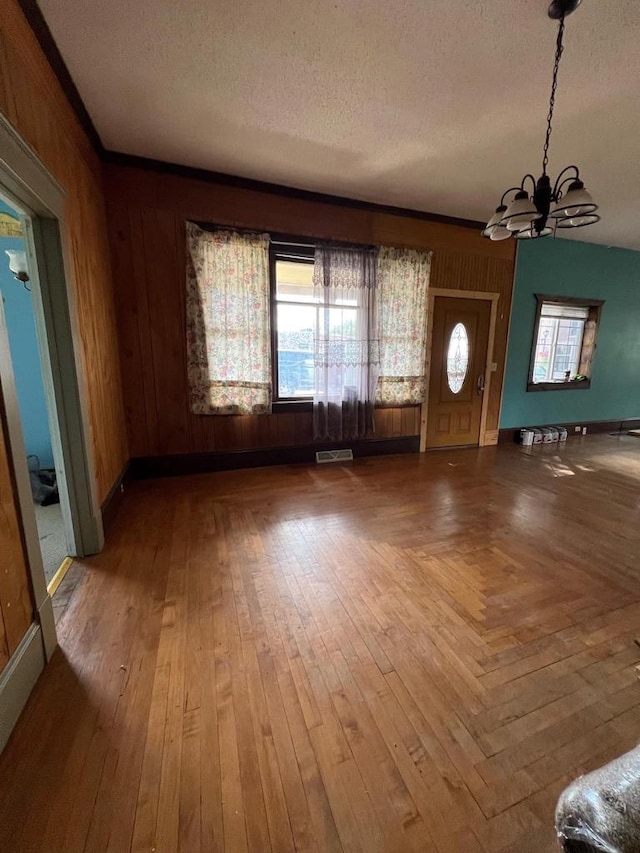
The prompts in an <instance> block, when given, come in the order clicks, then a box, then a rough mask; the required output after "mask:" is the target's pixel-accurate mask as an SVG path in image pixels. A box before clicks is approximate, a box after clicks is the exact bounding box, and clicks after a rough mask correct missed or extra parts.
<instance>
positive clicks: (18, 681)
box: [0, 623, 46, 752]
mask: <svg viewBox="0 0 640 853" xmlns="http://www.w3.org/2000/svg"><path fill="white" fill-rule="evenodd" d="M45 662H46V661H45V654H44V645H43V641H42V631H41V630H40V626H39V625H36V624H35V623H34V624H32V625H31V626H30V627H29V629H28V631H27V633H26V634H25V636H24V637H23V638H22V640H21V641H20V645H19V646H18V648H17V649H16V650H15V652H14V653H13V655H12V656H11V658H10V659H9V663H8V664H7V665H6V667H5V668H4V670H3V672H2V674H1V675H0V752H2V750H3V749H4V748H5V746H6V744H7V741H8V740H9V736H10V735H11V732H12V731H13V729H14V726H15V724H16V723H17V722H18V717H19V716H20V714H21V713H22V710H23V708H24V706H25V705H26V704H27V699H28V698H29V696H30V695H31V691H32V690H33V688H34V687H35V683H36V681H37V680H38V677H39V676H40V673H41V672H42V670H43V669H44V666H45Z"/></svg>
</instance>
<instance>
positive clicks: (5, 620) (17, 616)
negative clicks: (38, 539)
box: [0, 388, 33, 672]
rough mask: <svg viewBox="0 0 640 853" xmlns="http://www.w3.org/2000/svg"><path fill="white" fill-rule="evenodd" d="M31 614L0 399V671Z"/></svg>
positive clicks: (15, 646)
mask: <svg viewBox="0 0 640 853" xmlns="http://www.w3.org/2000/svg"><path fill="white" fill-rule="evenodd" d="M0 391H1V388H0ZM32 613H33V607H32V604H31V593H30V588H29V582H28V580H27V562H26V558H25V553H24V548H23V544H22V536H21V532H20V522H19V519H18V510H17V503H16V499H15V497H14V489H13V477H12V471H11V467H10V460H9V454H8V448H7V445H6V438H5V420H4V406H3V405H2V401H1V400H0V672H1V671H2V670H3V669H4V667H5V664H6V663H7V661H8V659H9V657H10V656H11V655H12V654H13V653H14V652H15V650H16V648H17V647H18V644H19V642H20V640H21V639H22V638H23V637H24V634H25V632H26V630H27V628H28V627H29V625H30V624H31V617H32Z"/></svg>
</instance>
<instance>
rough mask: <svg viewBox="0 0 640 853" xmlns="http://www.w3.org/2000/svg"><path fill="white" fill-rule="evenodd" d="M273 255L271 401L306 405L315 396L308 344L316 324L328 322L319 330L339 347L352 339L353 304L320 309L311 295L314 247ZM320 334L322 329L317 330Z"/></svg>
mask: <svg viewBox="0 0 640 853" xmlns="http://www.w3.org/2000/svg"><path fill="white" fill-rule="evenodd" d="M305 250H308V247H305V246H300V247H292V248H290V249H282V248H279V247H277V246H276V248H275V251H274V252H273V259H272V270H273V280H274V282H275V288H274V316H273V326H274V334H273V339H274V347H273V348H274V358H273V363H274V387H275V399H276V400H281V401H287V400H310V399H311V398H312V397H313V395H314V393H315V388H314V384H315V353H314V339H317V338H319V337H322V335H319V333H318V332H319V323H328V328H327V329H326V330H324V331H326V332H327V333H331V335H332V337H334V338H335V336H338V337H339V338H340V340H341V341H342V343H343V346H344V345H347V344H348V342H349V341H350V340H353V341H355V339H356V331H357V330H356V318H357V308H358V306H357V304H356V302H355V300H348V299H340V300H338V301H337V302H336V303H335V304H332V305H325V304H323V303H322V301H321V299H320V298H318V297H317V296H315V295H314V285H313V269H314V252H315V248H314V247H311V248H310V250H309V255H308V257H307V256H306V254H302V253H303V252H305ZM320 331H323V330H320Z"/></svg>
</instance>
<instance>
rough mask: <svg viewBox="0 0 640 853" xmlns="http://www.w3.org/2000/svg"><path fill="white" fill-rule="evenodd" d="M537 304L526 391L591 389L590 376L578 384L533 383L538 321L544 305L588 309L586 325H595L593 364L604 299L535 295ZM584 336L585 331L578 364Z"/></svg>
mask: <svg viewBox="0 0 640 853" xmlns="http://www.w3.org/2000/svg"><path fill="white" fill-rule="evenodd" d="M534 296H535V298H536V300H537V303H536V316H535V322H534V324H533V338H532V341H531V355H530V358H529V375H528V377H527V391H586V390H588V389H589V388H590V387H591V374H589V376H587V378H586V379H583V380H581V381H579V382H576V381H575V379H574V380H569V381H568V382H567V381H561V382H534V381H533V374H534V370H535V362H536V349H537V343H538V333H539V330H540V320H541V317H542V306H543V305H544V304H545V303H549V302H550V303H553V304H555V305H570V306H577V307H580V308H588V309H589V314H588V316H587V319H586V320H585V326H586V323H589V322H593V323H595V329H594V335H593V342H592V344H591V345H590V347H591V349H592V356H591V363H593V356H594V355H595V351H596V347H597V337H598V330H599V327H600V317H601V314H602V306H603V305H604V299H583V298H580V297H575V296H552V295H549V294H546V293H535V294H534ZM584 336H585V329H583V332H582V341H581V343H580V362H582V360H583V354H584V348H585V344H584Z"/></svg>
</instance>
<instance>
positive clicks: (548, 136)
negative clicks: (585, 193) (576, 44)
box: [542, 15, 564, 175]
mask: <svg viewBox="0 0 640 853" xmlns="http://www.w3.org/2000/svg"><path fill="white" fill-rule="evenodd" d="M563 36H564V15H563V16H562V18H560V25H559V27H558V38H557V39H556V60H555V63H554V65H553V82H552V83H551V97H550V98H549V114H548V115H547V134H546V136H545V140H544V155H543V157H542V174H543V175H546V174H547V165H548V163H549V141H550V139H551V130H552V127H551V123H552V121H553V109H554V107H555V104H556V89H557V88H558V69H559V67H560V59H561V58H562V51H563V50H564V46H563V44H562V38H563Z"/></svg>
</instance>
